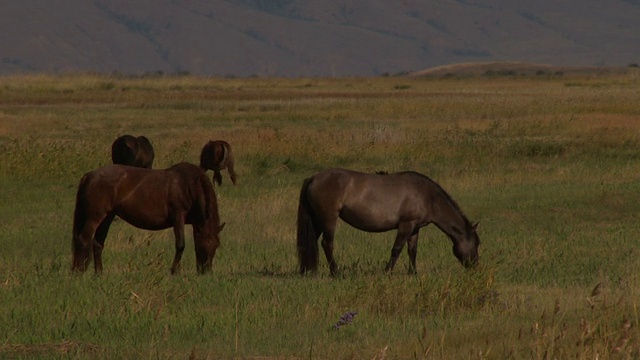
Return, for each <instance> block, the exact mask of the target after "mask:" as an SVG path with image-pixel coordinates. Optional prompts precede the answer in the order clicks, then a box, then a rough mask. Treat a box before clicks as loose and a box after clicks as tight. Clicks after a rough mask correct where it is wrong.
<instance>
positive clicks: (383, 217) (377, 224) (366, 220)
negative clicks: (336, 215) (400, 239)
mask: <svg viewBox="0 0 640 360" xmlns="http://www.w3.org/2000/svg"><path fill="white" fill-rule="evenodd" d="M340 219H342V221H344V222H346V223H347V224H349V225H351V226H353V227H354V228H356V229H358V230H362V231H368V232H385V231H389V230H393V229H397V228H398V221H399V219H398V216H397V213H396V212H390V213H388V212H386V211H384V209H372V208H364V209H350V208H347V207H344V208H342V210H341V211H340Z"/></svg>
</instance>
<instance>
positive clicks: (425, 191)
mask: <svg viewBox="0 0 640 360" xmlns="http://www.w3.org/2000/svg"><path fill="white" fill-rule="evenodd" d="M338 218H340V219H342V220H343V221H345V222H346V223H347V224H349V225H351V226H353V227H355V228H357V229H359V230H362V231H368V232H384V231H389V230H393V229H397V230H398V231H397V235H396V239H395V242H394V244H393V248H392V249H391V258H390V259H389V262H388V263H387V266H386V271H391V270H392V269H393V267H394V265H395V263H396V260H398V256H399V254H400V252H401V251H402V248H403V247H404V244H405V243H408V245H407V252H408V254H409V260H410V263H411V265H410V269H409V271H410V272H411V273H415V271H416V252H417V248H418V232H419V231H420V229H421V228H422V227H424V226H427V225H429V224H431V223H433V224H435V225H436V226H437V227H438V228H439V229H440V230H441V231H442V232H444V233H445V234H447V235H448V236H449V238H450V239H451V241H453V254H454V255H455V256H456V258H458V260H459V261H460V262H461V263H462V265H464V266H465V267H472V266H474V265H476V264H477V263H478V246H479V245H480V239H479V238H478V234H477V233H476V228H477V225H478V224H477V223H476V224H472V223H471V222H469V220H467V218H466V217H465V216H464V214H462V211H461V210H460V208H459V207H458V205H457V204H456V202H455V201H453V199H452V198H451V196H449V195H448V194H447V193H446V192H445V191H444V190H443V189H442V187H440V185H438V184H437V183H436V182H434V181H433V180H431V179H429V178H428V177H426V176H424V175H422V174H419V173H417V172H413V171H406V172H400V173H393V174H366V173H361V172H356V171H350V170H345V169H327V170H324V171H321V172H319V173H317V174H315V175H313V176H312V177H310V178H307V179H305V180H304V183H303V185H302V189H301V190H300V202H299V205H298V221H297V247H298V259H299V263H300V273H302V274H304V273H305V272H306V271H315V270H317V268H318V238H319V237H320V235H321V234H322V248H323V249H324V253H325V256H326V258H327V261H328V263H329V270H330V272H331V275H332V276H333V275H335V274H336V271H337V265H336V262H335V260H334V258H333V236H334V233H335V230H336V222H337V221H338Z"/></svg>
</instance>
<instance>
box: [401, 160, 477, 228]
mask: <svg viewBox="0 0 640 360" xmlns="http://www.w3.org/2000/svg"><path fill="white" fill-rule="evenodd" d="M401 174H411V175H416V176H418V177H420V178H422V179H424V180H426V181H428V182H429V183H431V184H432V185H433V186H435V187H436V189H438V191H440V192H441V193H442V194H443V195H444V197H445V198H446V199H447V201H449V203H451V206H453V208H454V209H456V210H457V211H458V212H459V213H460V215H461V216H462V219H463V220H464V224H465V226H466V227H467V228H469V227H470V226H471V221H469V219H468V218H467V216H466V215H465V214H464V212H463V211H462V209H461V208H460V206H459V205H458V203H457V202H456V201H455V200H453V198H452V197H451V195H449V193H448V192H447V191H446V190H445V189H443V188H442V186H440V184H438V183H437V182H435V181H434V180H433V179H431V178H430V177H428V176H427V175H424V174H421V173H419V172H417V171H403V172H401Z"/></svg>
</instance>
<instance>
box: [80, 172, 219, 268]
mask: <svg viewBox="0 0 640 360" xmlns="http://www.w3.org/2000/svg"><path fill="white" fill-rule="evenodd" d="M115 216H119V217H120V218H122V219H123V220H125V221H126V222H128V223H129V224H131V225H133V226H135V227H137V228H140V229H145V230H162V229H167V228H173V234H174V236H175V241H176V243H175V248H176V254H175V258H174V260H173V266H172V267H171V273H176V272H177V271H178V269H179V267H180V258H181V257H182V252H183V250H184V247H185V244H184V240H185V239H184V226H185V224H191V225H192V227H193V240H194V243H195V250H196V265H197V269H198V272H199V273H204V272H207V271H209V270H211V264H212V261H213V257H214V255H215V253H216V249H217V248H218V246H219V244H220V238H219V233H220V231H221V230H222V229H223V227H224V223H223V224H222V225H221V224H220V218H219V216H218V203H217V200H216V195H215V192H214V189H213V184H211V181H209V179H208V178H207V176H206V175H205V173H204V172H203V171H202V169H200V168H199V167H198V166H196V165H193V164H189V163H179V164H176V165H174V166H172V167H170V168H168V169H164V170H151V169H142V168H137V167H133V166H124V165H109V166H105V167H102V168H99V169H97V170H94V171H91V172H89V173H86V174H85V175H84V176H83V177H82V179H81V180H80V185H79V186H78V192H77V194H76V208H75V211H74V216H73V268H72V270H73V271H76V272H84V271H85V270H86V268H87V266H88V264H89V262H90V261H91V256H92V255H93V261H94V268H95V272H96V273H101V272H102V249H103V247H104V241H105V239H106V237H107V232H108V231H109V226H110V225H111V222H112V221H113V219H114V217H115Z"/></svg>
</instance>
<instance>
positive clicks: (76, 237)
mask: <svg viewBox="0 0 640 360" xmlns="http://www.w3.org/2000/svg"><path fill="white" fill-rule="evenodd" d="M97 227H98V224H97V223H95V222H92V221H85V222H84V223H83V224H82V225H81V228H79V229H78V231H77V232H76V233H74V234H73V266H72V268H71V270H72V271H74V272H80V273H82V272H85V271H86V270H87V267H88V266H89V263H90V262H91V257H92V255H93V238H94V235H95V232H96V228H97Z"/></svg>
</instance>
